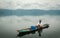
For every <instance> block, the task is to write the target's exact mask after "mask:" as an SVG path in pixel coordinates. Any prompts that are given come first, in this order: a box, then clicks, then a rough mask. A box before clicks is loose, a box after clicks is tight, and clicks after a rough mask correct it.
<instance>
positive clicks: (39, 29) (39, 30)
mask: <svg viewBox="0 0 60 38" xmlns="http://www.w3.org/2000/svg"><path fill="white" fill-rule="evenodd" d="M36 27H37V29H38V33H39V36H41V31H42V29H41V27H42V26H41V20H39V23H38V24H37V26H36Z"/></svg>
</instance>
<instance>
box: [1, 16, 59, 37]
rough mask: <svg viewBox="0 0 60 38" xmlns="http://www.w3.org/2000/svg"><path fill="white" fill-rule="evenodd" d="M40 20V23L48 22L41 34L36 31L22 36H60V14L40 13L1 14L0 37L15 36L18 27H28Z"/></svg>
mask: <svg viewBox="0 0 60 38" xmlns="http://www.w3.org/2000/svg"><path fill="white" fill-rule="evenodd" d="M39 19H41V20H42V25H43V24H46V23H48V24H49V26H50V27H49V28H48V29H44V30H43V32H42V36H41V37H39V36H38V33H36V34H29V35H25V36H23V37H22V38H60V15H41V16H16V15H12V16H1V17H0V37H1V38H16V35H17V34H18V32H17V31H16V30H18V29H24V28H28V27H30V26H31V25H36V24H37V23H38V21H39Z"/></svg>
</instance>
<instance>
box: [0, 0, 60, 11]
mask: <svg viewBox="0 0 60 38" xmlns="http://www.w3.org/2000/svg"><path fill="white" fill-rule="evenodd" d="M0 8H1V9H43V10H60V0H0Z"/></svg>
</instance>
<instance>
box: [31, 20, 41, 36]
mask: <svg viewBox="0 0 60 38" xmlns="http://www.w3.org/2000/svg"><path fill="white" fill-rule="evenodd" d="M30 29H31V30H36V29H37V30H38V33H39V36H41V20H39V23H38V24H37V25H36V26H31V28H30Z"/></svg>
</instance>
